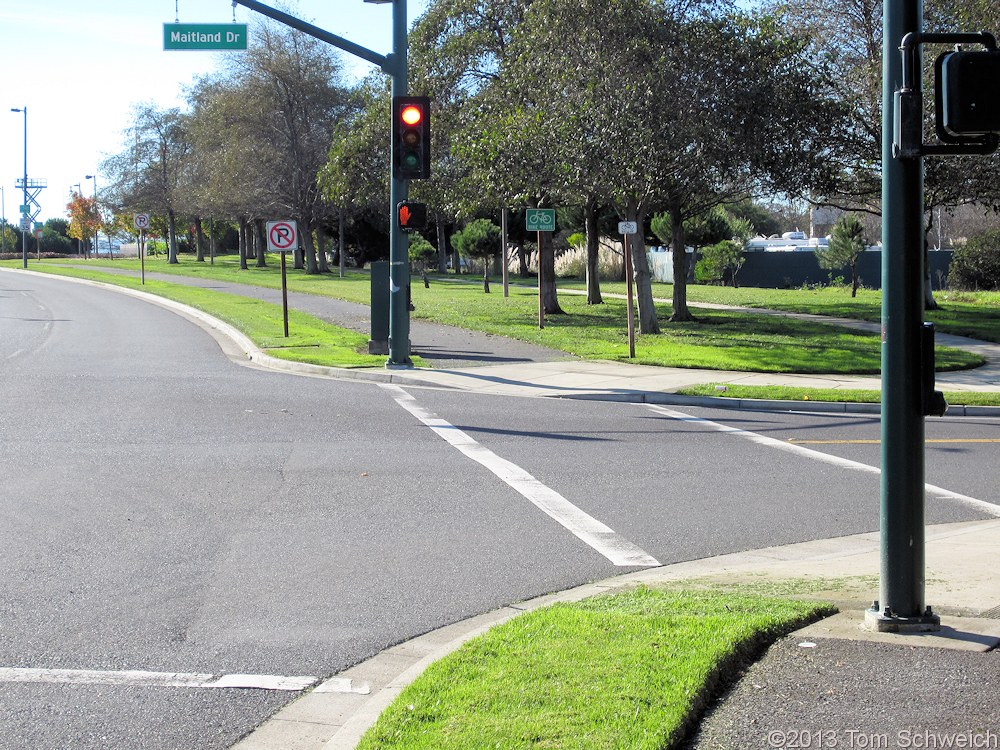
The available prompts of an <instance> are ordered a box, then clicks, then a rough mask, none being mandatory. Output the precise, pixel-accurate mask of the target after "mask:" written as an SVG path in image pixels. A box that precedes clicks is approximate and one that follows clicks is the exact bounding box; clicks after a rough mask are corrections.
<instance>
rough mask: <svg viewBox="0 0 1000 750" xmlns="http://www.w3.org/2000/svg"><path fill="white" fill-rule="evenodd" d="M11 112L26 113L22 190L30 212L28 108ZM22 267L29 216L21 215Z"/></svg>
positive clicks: (25, 261) (15, 108) (13, 108)
mask: <svg viewBox="0 0 1000 750" xmlns="http://www.w3.org/2000/svg"><path fill="white" fill-rule="evenodd" d="M10 111H11V112H23V113H24V182H22V183H21V188H22V189H23V190H24V204H23V205H24V208H23V209H22V211H27V210H28V108H27V106H24V107H20V108H18V107H11V108H10ZM21 267H22V268H27V267H28V214H26V213H22V214H21Z"/></svg>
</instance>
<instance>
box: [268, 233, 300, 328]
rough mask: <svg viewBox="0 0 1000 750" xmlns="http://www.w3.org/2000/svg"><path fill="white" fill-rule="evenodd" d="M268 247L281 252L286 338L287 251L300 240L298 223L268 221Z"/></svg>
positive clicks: (283, 313) (283, 316)
mask: <svg viewBox="0 0 1000 750" xmlns="http://www.w3.org/2000/svg"><path fill="white" fill-rule="evenodd" d="M266 230H267V249H268V250H269V251H270V252H272V253H281V313H282V318H283V320H284V323H285V338H286V339H287V338H288V272H287V270H286V268H287V267H286V265H285V253H287V252H288V251H289V250H294V249H295V247H296V246H297V245H298V242H299V227H298V223H297V222H294V221H290V220H286V221H269V222H267V227H266Z"/></svg>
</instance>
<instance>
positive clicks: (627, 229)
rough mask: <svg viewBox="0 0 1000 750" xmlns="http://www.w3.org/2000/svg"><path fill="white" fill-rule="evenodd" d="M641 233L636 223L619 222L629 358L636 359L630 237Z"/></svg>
mask: <svg viewBox="0 0 1000 750" xmlns="http://www.w3.org/2000/svg"><path fill="white" fill-rule="evenodd" d="M638 231H639V224H638V223H637V222H635V221H619V222H618V232H619V233H620V234H621V235H622V254H623V255H624V256H625V286H626V293H627V294H628V299H627V300H626V301H625V314H626V315H628V356H629V358H630V359H635V303H634V302H633V300H632V296H633V291H632V247H631V242H630V237H631V235H633V234H636V233H637V232H638Z"/></svg>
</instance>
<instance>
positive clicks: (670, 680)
mask: <svg viewBox="0 0 1000 750" xmlns="http://www.w3.org/2000/svg"><path fill="white" fill-rule="evenodd" d="M833 612H834V609H833V608H832V607H831V606H829V605H827V604H822V603H817V602H807V601H795V600H790V599H779V598H772V597H762V596H753V595H745V594H738V593H727V592H720V591H687V592H683V591H660V590H654V589H648V588H639V589H635V590H631V591H627V592H623V593H618V594H614V595H606V596H599V597H594V598H592V599H587V600H584V601H582V602H577V603H572V604H556V605H553V606H550V607H546V608H543V609H539V610H535V611H533V612H530V613H527V614H524V615H521V616H519V617H517V618H515V619H513V620H511V621H509V622H507V623H504V624H503V625H499V626H497V627H495V628H493V629H491V630H490V631H488V632H487V633H486V634H484V635H483V636H480V637H478V638H476V639H474V640H472V641H470V642H469V643H467V644H465V645H464V646H463V647H462V648H460V649H459V650H458V651H456V652H454V653H452V654H451V655H449V656H447V657H445V658H443V659H441V660H440V661H438V662H436V663H435V664H433V665H431V667H430V668H428V669H427V670H426V672H424V674H423V675H422V676H420V677H419V678H418V679H417V680H416V681H415V682H413V683H412V684H411V685H410V686H408V687H407V688H406V689H405V690H404V691H403V692H402V693H401V694H400V695H399V696H398V697H397V699H396V700H395V701H394V702H393V704H392V705H391V706H390V707H389V708H388V709H387V710H386V711H385V712H383V714H382V715H381V717H380V718H379V720H378V722H377V723H376V724H375V725H374V726H373V727H372V728H371V729H370V730H369V732H368V733H367V734H366V735H365V737H364V738H363V739H362V741H361V743H360V744H359V746H358V748H359V750H375V748H379V750H452V749H454V750H473V749H475V748H491V749H492V750H508V749H510V750H513V749H514V748H524V747H549V748H562V749H563V750H573V749H579V750H591V749H592V748H634V749H636V750H645V749H648V750H663V749H664V748H671V747H675V746H676V745H677V743H678V742H679V741H680V740H681V739H683V737H684V736H685V734H686V733H687V732H688V731H689V730H690V729H691V728H692V727H693V725H694V722H695V721H696V720H697V717H698V716H699V715H700V713H701V712H702V710H703V709H704V708H705V707H706V705H707V703H708V702H709V701H710V700H711V698H712V697H713V696H714V695H715V691H716V689H717V688H718V686H719V685H720V684H722V683H726V682H728V681H730V680H731V679H732V678H734V676H735V675H736V674H737V672H738V670H739V668H740V667H741V666H744V665H745V663H746V661H747V660H749V659H752V658H755V657H756V656H757V655H758V654H759V653H760V652H761V651H762V650H763V649H764V648H765V647H766V646H767V645H769V644H770V643H771V642H773V641H774V640H775V639H777V638H778V637H780V636H782V635H784V634H786V633H788V632H790V631H791V630H793V629H795V628H797V627H800V626H801V625H803V624H805V623H807V622H810V621H812V620H815V619H818V618H819V617H822V616H825V615H828V614H832V613H833Z"/></svg>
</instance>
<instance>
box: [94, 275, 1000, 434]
mask: <svg viewBox="0 0 1000 750" xmlns="http://www.w3.org/2000/svg"><path fill="white" fill-rule="evenodd" d="M101 270H102V271H103V272H108V273H120V274H123V275H129V276H137V275H138V274H137V273H136V272H134V271H128V270H125V269H115V268H102V269H101ZM146 276H147V278H150V279H157V280H161V281H169V282H172V283H175V284H188V285H191V286H198V287H203V288H210V289H213V290H215V291H220V292H226V293H228V294H236V295H242V296H246V297H252V298H254V299H261V300H264V301H267V302H271V303H274V304H281V292H280V290H278V289H269V288H265V287H256V286H249V285H243V284H230V283H227V282H220V281H215V280H210V279H197V278H192V277H184V276H174V275H171V274H155V273H148V274H146ZM288 302H289V306H290V307H291V308H294V309H296V310H301V311H303V312H306V313H309V314H310V315H314V316H316V317H317V318H320V319H321V320H325V321H327V322H329V323H332V324H335V325H339V326H343V327H345V328H350V329H352V330H356V331H360V332H362V333H368V332H369V319H370V311H369V308H368V307H367V306H366V305H361V304H357V303H353V302H345V301H343V300H338V299H333V298H331V297H321V296H317V295H312V294H302V293H296V292H289V294H288ZM704 307H713V308H719V307H724V306H718V305H709V304H706V305H704ZM732 309H739V310H746V311H747V312H748V313H753V314H770V315H791V316H794V317H798V318H807V319H811V320H817V321H819V322H826V323H831V324H835V325H843V326H845V327H852V328H857V329H861V330H869V331H877V330H878V324H876V323H867V322H864V321H856V320H849V319H841V318H823V317H820V316H808V315H802V314H797V313H784V312H780V311H773V310H759V309H756V308H732ZM937 338H938V341H939V343H942V344H945V345H947V346H954V347H958V348H963V349H968V350H970V351H975V352H976V353H978V354H980V355H981V356H983V357H984V358H985V359H986V361H987V363H986V364H985V365H984V366H982V367H978V368H976V369H974V370H963V371H957V372H946V373H938V375H937V387H938V388H939V389H942V390H954V391H966V390H967V391H994V392H1000V344H993V343H989V342H984V341H978V340H975V339H969V338H964V337H960V336H950V335H947V334H938V337H937ZM410 339H411V342H412V344H411V347H412V350H413V352H414V353H417V354H419V355H420V356H421V357H423V358H424V359H425V360H426V361H427V362H428V363H429V364H430V367H428V368H415V369H412V370H394V371H392V372H391V373H390V372H388V371H386V372H382V371H365V372H359V371H343V370H341V371H334V370H333V369H332V368H313V370H314V371H322V373H321V374H325V375H327V376H331V377H338V376H339V377H350V378H360V379H368V380H383V381H391V382H395V383H400V384H416V385H424V386H435V387H444V388H455V389H459V390H464V391H469V392H474V393H484V394H494V395H508V396H547V397H555V398H588V399H600V400H611V401H629V402H639V403H671V404H681V405H691V406H712V407H716V408H718V407H723V408H729V409H740V408H757V409H760V408H767V409H790V408H793V409H801V408H802V407H803V403H802V402H790V401H760V400H755V399H732V398H712V397H685V396H678V395H676V391H677V390H678V389H681V388H684V387H687V386H691V385H697V384H701V383H727V384H731V385H787V386H795V387H802V388H832V389H864V390H880V389H881V381H880V379H879V378H878V377H877V376H853V375H800V374H795V373H753V372H728V371H722V370H693V369H686V368H676V367H653V366H649V365H633V364H629V363H626V362H607V361H589V360H581V359H578V358H575V357H573V356H572V355H569V354H567V353H566V352H562V351H557V350H554V349H548V348H546V347H543V346H538V345H536V344H529V343H527V342H522V341H517V340H515V339H510V338H506V337H504V336H495V335H492V334H487V333H481V332H479V331H469V330H465V329H461V328H455V327H452V326H445V325H440V324H437V323H430V322H427V321H421V320H413V321H412V323H411V327H410ZM246 347H247V353H248V356H251V358H252V359H254V360H255V361H258V362H261V363H264V364H266V365H267V366H269V367H275V368H283V369H291V370H298V371H303V372H304V371H307V370H308V369H309V368H307V367H299V366H296V365H294V363H289V362H284V361H282V360H277V359H273V358H270V357H267V356H266V355H264V354H262V353H260V352H259V351H257V352H256V354H250V352H251V350H254V351H256V347H253V345H252V344H249V343H247V344H246ZM808 406H809V409H810V410H813V411H838V412H845V411H851V412H861V413H877V412H878V411H879V407H878V405H877V404H853V403H844V402H833V403H829V402H826V403H824V402H816V401H813V402H810V403H809V405H808ZM948 414H949V416H1000V407H981V406H980V407H974V406H970V407H963V406H952V407H950V408H949V411H948Z"/></svg>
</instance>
